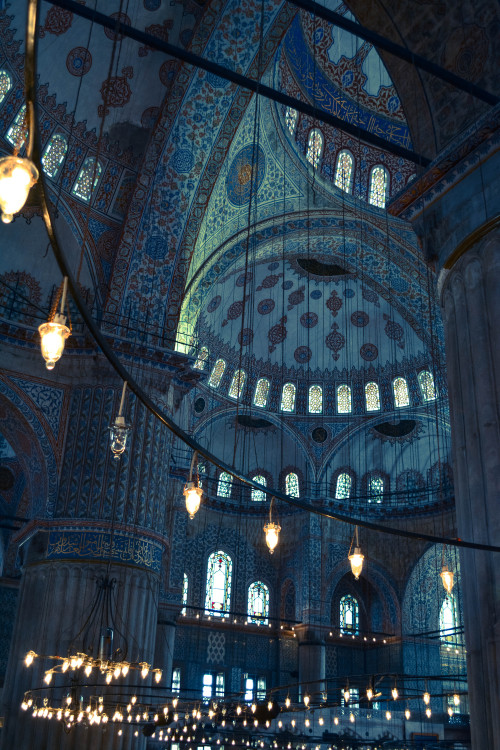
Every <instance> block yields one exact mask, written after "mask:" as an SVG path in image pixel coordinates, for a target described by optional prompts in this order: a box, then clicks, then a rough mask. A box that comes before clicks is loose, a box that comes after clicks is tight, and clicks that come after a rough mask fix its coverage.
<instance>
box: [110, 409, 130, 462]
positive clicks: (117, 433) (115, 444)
mask: <svg viewBox="0 0 500 750" xmlns="http://www.w3.org/2000/svg"><path fill="white" fill-rule="evenodd" d="M108 429H109V441H110V448H111V453H112V454H113V457H114V458H116V459H117V460H118V459H119V458H120V456H122V455H123V453H124V452H125V448H126V447H127V438H128V434H129V432H130V430H131V429H132V427H131V426H130V425H128V424H126V422H125V417H116V419H115V421H114V422H113V424H112V425H111V427H109V428H108Z"/></svg>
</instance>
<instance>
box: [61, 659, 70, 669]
mask: <svg viewBox="0 0 500 750" xmlns="http://www.w3.org/2000/svg"><path fill="white" fill-rule="evenodd" d="M68 669H69V659H65V660H64V661H63V665H62V671H63V672H67V671H68Z"/></svg>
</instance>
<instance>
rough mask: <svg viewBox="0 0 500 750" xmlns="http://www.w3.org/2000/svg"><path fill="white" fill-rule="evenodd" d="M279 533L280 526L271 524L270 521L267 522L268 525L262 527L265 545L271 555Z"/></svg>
mask: <svg viewBox="0 0 500 750" xmlns="http://www.w3.org/2000/svg"><path fill="white" fill-rule="evenodd" d="M280 531H281V526H280V525H279V524H277V523H273V522H272V521H269V523H266V525H265V526H264V533H265V535H266V544H267V546H268V547H269V552H270V553H271V555H272V554H273V552H274V550H275V549H276V545H277V544H278V541H279V533H280Z"/></svg>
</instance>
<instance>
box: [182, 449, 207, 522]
mask: <svg viewBox="0 0 500 750" xmlns="http://www.w3.org/2000/svg"><path fill="white" fill-rule="evenodd" d="M197 457H198V453H197V452H196V451H195V452H194V453H193V458H192V459H191V466H190V468H189V481H188V482H187V483H186V485H185V487H184V491H183V494H184V497H185V499H186V510H187V512H188V513H189V518H194V517H195V514H196V513H197V512H198V511H199V509H200V503H201V498H202V496H203V490H202V489H201V487H200V486H199V483H198V478H196V481H194V482H193V469H194V465H195V462H196V459H197Z"/></svg>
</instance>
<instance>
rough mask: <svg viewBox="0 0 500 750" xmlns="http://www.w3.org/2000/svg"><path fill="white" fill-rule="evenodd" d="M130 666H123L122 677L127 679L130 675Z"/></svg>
mask: <svg viewBox="0 0 500 750" xmlns="http://www.w3.org/2000/svg"><path fill="white" fill-rule="evenodd" d="M128 670H129V665H128V664H122V675H123V676H124V677H126V676H127V675H128Z"/></svg>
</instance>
